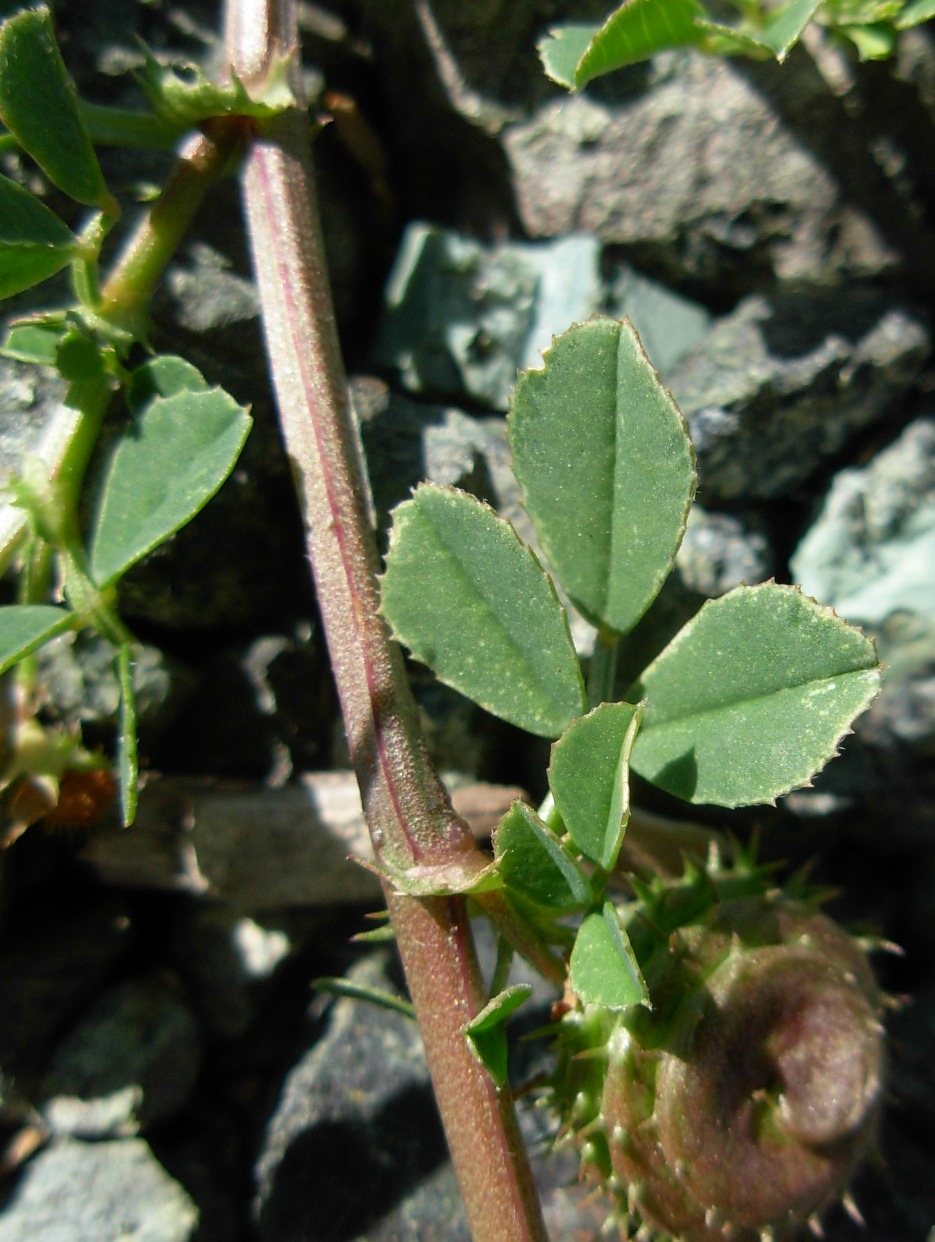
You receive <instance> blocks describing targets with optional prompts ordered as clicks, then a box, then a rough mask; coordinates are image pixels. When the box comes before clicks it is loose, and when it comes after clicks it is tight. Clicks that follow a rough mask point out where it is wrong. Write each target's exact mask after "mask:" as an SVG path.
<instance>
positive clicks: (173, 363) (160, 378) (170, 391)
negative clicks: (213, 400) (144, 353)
mask: <svg viewBox="0 0 935 1242" xmlns="http://www.w3.org/2000/svg"><path fill="white" fill-rule="evenodd" d="M208 388H209V384H208V381H207V380H206V379H205V377H204V376H203V375H202V374H201V372H200V371H199V370H198V368H197V367H193V366H192V364H191V363H190V362H186V361H185V359H184V358H179V357H178V356H177V355H176V354H160V355H159V357H157V358H150V360H149V361H148V362H145V363H143V365H142V366H139V367H137V368H136V370H135V371H134V372H133V374H132V375H131V376H130V383H129V385H128V387H127V405H128V406H129V408H130V411H131V413H133V414H140V413H142V411H143V410H145V409H146V407H147V406H148V405H149V403H150V401H152V399H153V397H174V396H176V395H177V394H178V393H180V392H207V391H208Z"/></svg>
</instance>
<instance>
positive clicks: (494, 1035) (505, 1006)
mask: <svg viewBox="0 0 935 1242" xmlns="http://www.w3.org/2000/svg"><path fill="white" fill-rule="evenodd" d="M531 995H532V987H531V986H530V984H528V983H516V984H514V985H513V986H512V987H509V988H506V989H504V991H502V992H499V993H498V994H497V995H496V996H494V997H493V998H492V999H491V1000H490V1001H488V1003H487V1004H486V1005H485V1006H484V1008H483V1009H482V1010H481V1011H480V1013H479V1014H478V1015H477V1016H476V1017H475V1018H472V1019H471V1021H470V1022H468V1023H466V1024H465V1025H464V1027H463V1028H462V1030H463V1033H464V1035H465V1036H466V1038H467V1041H468V1046H469V1047H470V1049H471V1051H472V1052H473V1054H474V1056H475V1057H476V1058H477V1060H478V1061H479V1062H480V1063H481V1065H483V1067H484V1068H485V1069H486V1071H487V1073H488V1074H489V1075H490V1077H491V1078H492V1079H493V1080H494V1082H495V1083H496V1084H497V1086H498V1087H503V1086H505V1084H506V1068H507V1055H508V1052H509V1048H508V1046H507V1038H506V1027H507V1022H509V1020H510V1017H511V1016H512V1015H513V1013H515V1011H516V1010H517V1009H519V1007H520V1005H522V1004H523V1002H524V1001H526V1000H528V999H529V997H530V996H531Z"/></svg>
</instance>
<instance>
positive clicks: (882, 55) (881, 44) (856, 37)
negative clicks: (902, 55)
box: [837, 25, 896, 60]
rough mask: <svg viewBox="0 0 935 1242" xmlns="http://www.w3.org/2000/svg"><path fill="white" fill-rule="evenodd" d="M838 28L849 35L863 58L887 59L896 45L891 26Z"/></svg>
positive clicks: (858, 53) (840, 31)
mask: <svg viewBox="0 0 935 1242" xmlns="http://www.w3.org/2000/svg"><path fill="white" fill-rule="evenodd" d="M837 30H838V31H839V33H841V34H843V35H847V37H848V38H849V39H850V41H851V42H852V43H853V45H854V47H856V48H857V55H858V56H859V57H860V59H861V60H885V59H886V58H887V56H891V55H892V54H893V49H894V48H895V46H896V37H895V35H894V33H893V30H892V28H891V27H890V26H884V25H879V26H838V27H837Z"/></svg>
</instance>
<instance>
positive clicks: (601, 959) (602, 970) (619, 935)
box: [568, 901, 652, 1009]
mask: <svg viewBox="0 0 935 1242" xmlns="http://www.w3.org/2000/svg"><path fill="white" fill-rule="evenodd" d="M568 981H569V983H570V984H571V989H572V991H573V992H574V993H575V995H576V996H577V997H578V998H579V1000H581V1001H583V1002H584V1004H586V1005H603V1006H604V1008H605V1009H629V1008H630V1006H631V1005H645V1006H646V1008H647V1009H651V1008H652V1006H651V1004H650V1001H649V989H648V988H647V987H646V981H645V980H644V978H643V975H642V972H641V971H640V967H639V963H638V962H637V960H636V955H635V954H634V952H633V949H632V947H631V945H630V940H629V937H628V936H627V934H626V932H625V931H624V929H623V927H622V926H621V925H620V920H619V919H618V918H617V912H616V911H615V910H614V907H613V905H612V903H611V902H609V901H608V902H606V903H605V904H604V908H603V909H602V910H592V911H591V912H590V914H586V915H585V916H584V919H583V920H582V923H581V926H580V927H579V928H578V935H577V937H576V939H575V947H574V948H573V949H572V951H571V961H570V963H569V967H568Z"/></svg>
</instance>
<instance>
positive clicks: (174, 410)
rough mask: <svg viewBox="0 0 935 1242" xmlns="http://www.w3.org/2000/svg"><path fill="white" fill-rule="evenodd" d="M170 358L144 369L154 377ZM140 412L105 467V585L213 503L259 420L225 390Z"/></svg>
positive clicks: (176, 395)
mask: <svg viewBox="0 0 935 1242" xmlns="http://www.w3.org/2000/svg"><path fill="white" fill-rule="evenodd" d="M163 361H164V360H162V359H159V360H156V362H154V363H149V364H147V366H146V368H143V369H144V370H146V371H147V373H148V375H149V376H150V379H152V380H153V382H157V381H156V380H155V379H154V376H158V375H159V374H161V369H160V367H158V366H157V363H161V362H163ZM183 366H184V367H185V368H186V369H187V370H188V371H191V372H194V375H195V376H197V378H198V380H201V376H200V375H198V373H197V372H195V371H194V368H189V367H188V364H187V363H186V364H183ZM169 369H171V368H168V367H167V368H165V370H166V371H168V370H169ZM194 382H195V381H194V378H193V379H192V383H193V384H194ZM201 382H202V384H203V381H201ZM135 391H136V392H139V391H140V384H139V383H137V388H136V390H135ZM134 412H135V414H136V417H135V418H134V420H133V424H132V426H131V427H130V428H129V429H128V430H127V432H126V434H124V436H123V437H122V438H121V439H120V440H119V442H118V444H117V446H116V448H115V450H114V452H113V454H112V456H111V459H110V462H109V465H108V467H107V469H106V471H105V476H104V483H103V487H102V490H101V496H100V500H99V504H98V509H97V514H96V517H95V522H94V529H93V533H92V536H91V546H90V566H91V576H92V578H93V579H94V581H95V582H96V583H97V585H98V586H99V587H106V586H109V585H110V584H111V583H113V582H114V581H116V579H117V578H119V577H120V575H121V574H122V573H125V572H126V570H128V569H129V568H130V566H131V565H133V564H135V563H136V562H137V561H138V560H140V558H141V557H143V556H145V555H146V553H147V552H150V551H152V549H153V548H155V547H157V546H158V545H159V544H160V543H163V542H164V541H165V540H166V539H168V538H169V536H170V535H173V534H174V533H175V532H176V531H177V530H178V529H179V528H180V527H181V526H184V525H185V523H186V522H188V521H190V520H191V518H193V517H194V516H195V514H196V513H197V512H198V511H199V509H201V508H203V507H204V505H206V504H207V502H208V501H209V500H210V499H211V497H212V496H213V495H214V494H215V492H216V491H217V490H218V488H219V487H220V486H221V484H222V483H223V482H224V480H225V479H226V478H227V476H228V475H229V474H230V472H231V470H232V469H233V467H234V463H235V462H236V460H237V457H238V455H239V454H240V450H241V448H242V447H243V443H244V440H245V439H246V438H247V433H248V432H249V430H250V426H251V423H252V420H251V418H250V416H249V414H248V413H247V411H246V410H245V409H244V408H243V407H242V406H240V405H238V404H237V402H236V401H235V400H234V399H233V397H231V396H230V395H229V394H228V393H226V392H224V391H223V389H221V388H207V387H202V388H200V389H198V390H196V389H195V388H193V387H187V388H182V389H180V390H178V391H174V392H173V395H171V396H168V397H163V396H159V395H155V396H151V397H150V398H149V400H148V401H146V402H145V403H144V404H143V405H142V407H141V408H139V409H138V410H136V411H134Z"/></svg>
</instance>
